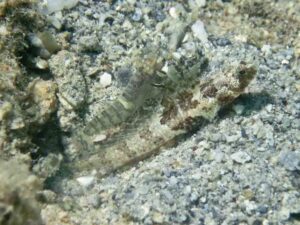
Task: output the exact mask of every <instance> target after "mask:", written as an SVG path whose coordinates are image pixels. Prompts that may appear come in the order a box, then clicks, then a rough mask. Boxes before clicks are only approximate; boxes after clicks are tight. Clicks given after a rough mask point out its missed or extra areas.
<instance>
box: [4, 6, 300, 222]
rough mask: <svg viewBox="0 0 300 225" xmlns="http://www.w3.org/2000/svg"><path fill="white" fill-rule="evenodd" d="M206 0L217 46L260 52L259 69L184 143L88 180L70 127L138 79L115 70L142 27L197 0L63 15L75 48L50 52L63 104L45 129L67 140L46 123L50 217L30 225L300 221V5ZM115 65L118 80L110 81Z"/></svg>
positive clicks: (205, 16)
mask: <svg viewBox="0 0 300 225" xmlns="http://www.w3.org/2000/svg"><path fill="white" fill-rule="evenodd" d="M198 2H199V4H203V5H202V7H201V8H200V10H199V15H198V18H199V19H200V20H201V21H202V22H203V24H204V27H205V30H206V32H207V34H208V36H211V37H213V38H214V40H216V41H215V43H216V45H220V48H221V47H222V46H226V45H231V43H236V42H237V43H246V44H249V45H252V46H254V47H255V48H256V49H257V54H258V55H257V57H258V58H259V65H258V71H257V76H256V78H255V79H254V81H253V82H251V84H250V85H249V87H248V88H247V89H246V91H245V93H244V94H242V95H241V96H240V97H239V98H237V99H236V100H235V101H234V102H233V103H232V104H231V105H229V106H228V107H226V108H225V109H224V110H222V111H221V112H220V113H219V115H218V117H217V118H215V119H214V120H213V121H212V122H211V123H209V124H208V125H206V126H205V127H203V128H201V130H198V131H196V132H195V133H193V134H191V135H190V136H189V137H187V138H186V139H185V140H182V141H181V142H180V143H179V144H178V145H177V146H175V147H173V148H165V149H163V150H162V151H161V152H160V153H159V154H157V155H155V156H152V157H150V158H148V159H146V160H143V161H141V162H139V163H137V164H134V165H132V166H130V167H129V168H128V169H126V170H122V171H119V172H116V173H113V174H110V175H108V176H106V177H104V178H101V179H99V178H97V176H96V175H95V174H94V173H93V172H92V170H91V169H90V168H89V171H86V172H85V173H84V176H83V175H82V177H81V178H83V180H84V181H83V182H82V180H81V182H78V179H76V178H78V177H76V176H75V177H74V176H70V172H69V171H67V172H66V171H65V165H66V164H68V162H66V161H67V160H64V159H63V158H64V157H70V156H71V157H72V154H76V153H74V152H72V151H73V149H72V145H70V143H69V141H70V140H69V135H70V131H72V130H74V129H76V128H77V127H79V126H80V125H82V123H83V124H84V123H85V121H88V120H89V119H90V118H91V117H93V115H95V114H96V113H97V112H98V110H99V109H101V107H102V105H103V104H105V102H107V101H109V100H111V99H113V98H115V96H117V95H118V94H119V93H120V92H121V91H122V87H123V86H124V84H126V82H128V80H127V78H126V77H122V76H121V75H120V74H121V73H119V74H118V73H117V72H116V70H115V68H117V67H118V66H119V65H122V63H124V62H125V61H126V60H128V59H127V58H128V56H129V55H130V54H128V52H127V51H128V49H130V48H131V47H132V42H130V41H132V39H134V35H139V34H136V33H135V32H130V30H135V27H137V28H136V30H138V31H140V30H142V31H145V36H147V35H148V36H149V34H148V33H147V31H149V30H150V31H151V29H153V26H154V25H155V23H156V22H157V21H160V20H163V19H164V17H165V15H164V14H168V13H170V11H169V10H170V8H172V7H174V6H176V4H183V5H184V3H185V1H146V0H145V1H143V0H141V1H139V0H131V1H112V2H110V1H92V0H82V1H79V3H78V4H77V6H75V7H73V8H72V9H69V10H63V11H59V12H56V13H54V14H52V15H51V18H50V19H49V23H50V25H49V27H50V30H51V32H52V33H53V34H54V36H55V37H56V38H57V39H59V40H60V43H63V44H62V45H63V48H64V50H63V51H60V52H58V53H55V54H53V55H52V56H51V58H49V59H47V61H48V62H49V65H50V69H51V73H52V75H51V76H50V78H48V77H47V78H46V79H47V80H51V81H53V82H54V83H57V86H58V92H57V94H56V96H58V97H57V98H58V108H57V109H56V110H55V112H54V116H52V120H50V122H48V123H47V125H46V126H45V127H44V129H54V127H55V129H58V130H59V131H60V132H59V133H57V135H59V138H58V139H59V140H60V141H59V144H57V142H56V141H53V139H55V138H52V139H51V141H48V139H47V138H49V137H52V136H53V134H52V133H51V132H50V133H51V134H48V133H47V132H46V131H44V130H42V131H40V133H39V137H38V138H37V139H38V140H35V144H36V145H38V146H39V147H40V148H45V149H46V150H45V151H42V152H43V154H41V155H42V156H40V158H39V160H36V156H35V160H36V161H34V162H35V163H34V166H33V169H32V170H33V172H34V173H35V174H36V175H37V177H41V180H42V182H43V185H42V186H43V188H42V190H41V191H39V193H38V196H39V204H40V206H39V207H40V209H41V214H40V215H41V221H40V222H37V223H34V222H32V223H28V224H39V223H41V224H47V225H60V224H87V225H92V224H99V225H100V224H120V225H122V224H149V225H150V224H195V225H196V224H199V225H201V224H224V225H225V224H232V225H235V224H251V225H252V224H253V225H260V224H264V225H271V224H274V225H275V224H300V192H299V190H300V80H299V79H300V72H299V71H300V66H299V57H300V40H299V39H300V34H299V30H300V19H299V11H300V2H299V1H297V0H294V1H288V0H286V1H284V0H281V1H271V0H267V1H263V0H254V1H248V0H232V1H198ZM147 10H148V11H147ZM149 11H150V12H152V13H150V14H149ZM297 12H298V14H297ZM147 13H148V14H147ZM146 15H150V16H149V18H148V16H146ZM147 20H149V21H148V22H147ZM124 21H125V22H124ZM155 21H156V22H155ZM122 26H124V27H125V28H124V27H123V28H124V29H125V30H126V32H124V33H120V27H122ZM143 26H145V28H143ZM118 31H119V33H118ZM130 35H132V36H130ZM140 35H143V33H140ZM150 36H151V34H150ZM124 46H126V47H124ZM68 57H69V58H71V60H70V61H71V63H70V64H69V67H64V66H63V65H64V62H63V60H66V59H67V58H68ZM69 58H68V59H69ZM224 60H226V55H224ZM72 63H73V64H72ZM67 69H68V70H67ZM105 72H108V73H109V74H110V75H112V81H111V82H109V84H108V85H107V87H105V88H104V87H103V82H104V81H103V80H101V76H103V74H104V73H105ZM41 74H42V73H38V76H41V77H42V78H43V75H41ZM123 74H124V73H123ZM84 76H85V78H83V77H84ZM43 79H44V78H43ZM104 83H105V82H104ZM104 86H105V85H104ZM66 96H67V97H66ZM68 98H69V99H68ZM66 99H67V100H68V101H66ZM78 109H81V111H80V110H79V111H80V113H78ZM86 112H87V113H86ZM79 117H80V119H78V118H79ZM49 123H50V125H49ZM51 123H55V126H54V125H51ZM49 140H50V138H49ZM55 140H56V139H55ZM47 142H50V144H47ZM49 149H50V150H49ZM52 150H53V152H51V151H52ZM51 160H52V161H51ZM57 161H59V163H58V162H57ZM51 162H52V163H53V164H51ZM47 163H48V164H47ZM49 164H50V165H52V166H53V167H55V168H54V169H53V168H49ZM50 167H51V166H50ZM79 180H80V179H79ZM0 218H1V211H0ZM0 221H1V220H0ZM3 221H4V222H3ZM42 221H43V222H42ZM1 222H3V223H1V224H10V223H5V220H2V221H1ZM17 224H22V223H17Z"/></svg>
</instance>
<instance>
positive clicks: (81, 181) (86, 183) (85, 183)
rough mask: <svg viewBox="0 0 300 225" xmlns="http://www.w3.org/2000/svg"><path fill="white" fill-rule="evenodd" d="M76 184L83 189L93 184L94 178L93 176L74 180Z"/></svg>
mask: <svg viewBox="0 0 300 225" xmlns="http://www.w3.org/2000/svg"><path fill="white" fill-rule="evenodd" d="M76 180H77V182H78V183H79V184H80V185H81V186H83V187H89V186H90V185H92V184H93V183H94V180H95V177H93V176H85V177H78V178H76Z"/></svg>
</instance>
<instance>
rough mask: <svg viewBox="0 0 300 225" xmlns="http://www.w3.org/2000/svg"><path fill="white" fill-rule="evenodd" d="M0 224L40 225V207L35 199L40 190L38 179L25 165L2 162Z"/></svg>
mask: <svg viewBox="0 0 300 225" xmlns="http://www.w3.org/2000/svg"><path fill="white" fill-rule="evenodd" d="M0 180H1V182H0V224H1V225H23V224H26V225H40V224H42V221H41V218H40V206H39V203H38V202H37V201H36V199H35V194H36V191H37V190H39V189H40V183H39V181H38V179H37V177H35V176H33V175H31V174H30V173H29V171H28V169H27V168H26V166H25V165H24V164H20V163H19V162H17V161H14V160H10V161H8V162H4V161H2V160H0Z"/></svg>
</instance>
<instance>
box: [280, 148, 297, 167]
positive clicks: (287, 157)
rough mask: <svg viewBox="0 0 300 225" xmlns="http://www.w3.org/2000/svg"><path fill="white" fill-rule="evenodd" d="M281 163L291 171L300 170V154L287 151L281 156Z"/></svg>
mask: <svg viewBox="0 0 300 225" xmlns="http://www.w3.org/2000/svg"><path fill="white" fill-rule="evenodd" d="M279 162H280V163H281V165H283V166H284V168H285V169H286V170H289V171H299V170H300V152H298V151H296V152H292V151H285V152H282V153H281V154H280V156H279Z"/></svg>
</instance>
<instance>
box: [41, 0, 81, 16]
mask: <svg viewBox="0 0 300 225" xmlns="http://www.w3.org/2000/svg"><path fill="white" fill-rule="evenodd" d="M78 1H79V0H47V3H46V6H47V8H46V10H47V12H48V13H49V14H51V13H53V12H57V11H61V10H63V9H71V8H73V7H74V6H76V5H77V3H78Z"/></svg>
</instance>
